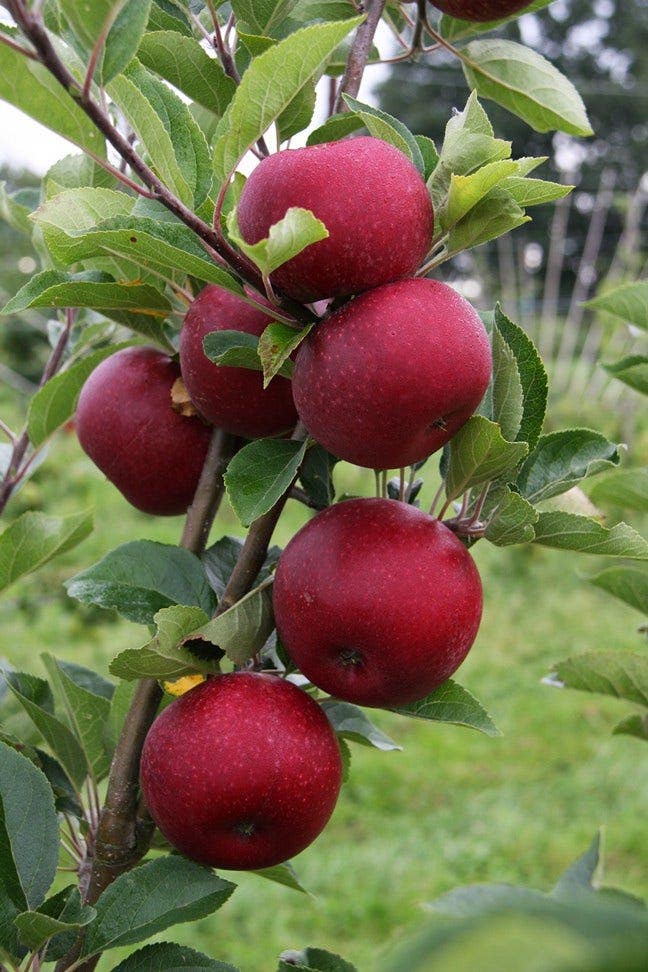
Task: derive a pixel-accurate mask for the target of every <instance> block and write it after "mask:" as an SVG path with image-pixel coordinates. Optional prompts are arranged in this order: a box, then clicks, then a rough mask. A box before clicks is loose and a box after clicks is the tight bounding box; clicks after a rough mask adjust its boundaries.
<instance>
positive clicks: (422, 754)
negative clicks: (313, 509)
mask: <svg viewBox="0 0 648 972" xmlns="http://www.w3.org/2000/svg"><path fill="white" fill-rule="evenodd" d="M430 465H431V466H433V465H434V462H431V463H430ZM428 475H429V476H430V478H431V474H428ZM342 478H343V483H344V488H345V489H346V490H348V491H358V492H365V493H369V492H371V489H372V486H373V477H372V474H371V473H362V472H360V471H358V470H351V469H348V468H347V469H345V471H344V472H343V477H342ZM433 485H434V484H433V483H432V484H430V485H428V487H427V488H426V493H425V495H426V496H427V495H429V494H430V493H431V492H432V489H433ZM28 507H32V508H37V509H38V508H42V509H44V510H46V511H48V512H50V513H65V512H72V511H78V510H80V509H83V508H85V507H94V509H95V510H96V529H95V532H94V534H93V535H92V537H91V538H89V539H88V540H87V541H86V542H85V543H84V544H83V545H82V546H81V547H79V548H77V549H76V550H74V551H72V552H70V553H69V554H67V555H66V556H64V557H63V558H61V559H60V560H57V561H54V562H53V563H52V564H50V565H48V566H47V567H46V568H44V569H43V570H41V571H40V572H39V573H37V574H35V575H34V576H33V577H28V578H25V579H24V580H23V581H21V582H20V583H18V584H16V585H15V586H14V587H12V588H11V589H10V590H9V591H7V594H6V595H5V596H4V598H3V599H2V601H0V625H1V630H2V633H3V637H2V650H1V652H0V654H2V655H4V656H6V657H7V658H8V659H9V660H10V661H11V662H12V663H13V664H14V665H15V666H16V667H19V668H24V669H28V670H31V671H35V672H37V673H38V674H43V672H42V666H41V663H40V660H39V657H38V656H39V653H40V652H42V651H51V652H53V653H55V654H57V655H59V656H61V657H64V658H66V659H70V660H74V661H77V662H79V663H82V664H86V665H89V666H94V667H97V668H99V669H100V670H101V671H102V672H104V673H106V672H107V666H108V662H109V660H110V658H111V657H112V656H113V655H114V654H116V652H117V651H119V650H121V649H123V648H125V647H127V646H131V647H132V646H137V645H138V644H141V643H143V642H144V640H146V631H145V630H144V629H142V628H139V629H138V628H137V626H135V625H133V624H130V623H127V622H125V621H121V620H119V619H118V618H117V617H116V616H114V615H112V614H110V613H107V612H103V611H99V610H98V609H96V610H95V609H89V608H87V607H84V606H81V605H78V604H77V603H76V602H73V601H70V600H69V599H68V598H67V596H66V595H65V592H64V590H63V588H62V586H61V584H62V581H63V580H64V579H65V578H67V577H69V576H71V575H72V574H73V573H74V572H75V571H76V570H78V569H80V568H82V567H85V566H87V565H89V564H90V563H92V562H94V561H95V560H97V559H99V557H101V556H102V555H103V554H104V553H106V552H107V551H108V550H110V549H111V548H113V547H115V546H117V545H118V544H119V543H123V542H126V541H127V540H131V539H137V538H150V539H156V540H162V541H167V542H176V541H177V538H178V537H179V535H180V529H181V522H180V520H175V519H172V520H157V521H156V520H153V519H151V518H149V517H146V516H144V515H141V514H138V513H137V512H135V511H133V510H131V509H130V508H129V507H128V506H127V504H126V503H125V501H123V500H122V499H121V497H120V496H119V495H118V494H117V492H116V491H115V490H114V489H113V488H112V487H111V486H110V484H108V483H107V482H106V481H105V480H104V479H103V478H102V476H101V475H100V474H99V473H98V472H97V471H96V470H94V469H93V468H92V466H91V465H90V463H89V461H88V460H86V459H85V457H84V456H83V455H82V453H81V451H80V450H79V448H78V446H77V445H76V441H75V440H74V437H73V436H66V437H63V440H62V441H59V442H57V443H56V452H55V454H54V455H53V457H52V458H51V459H48V460H47V461H46V462H45V464H44V465H43V466H42V467H41V469H40V470H39V472H38V474H37V475H36V477H35V479H34V480H33V481H32V482H30V483H28V484H27V485H26V486H25V488H24V489H23V491H22V493H21V494H20V495H19V496H18V497H17V498H16V500H15V501H14V503H13V508H12V511H10V512H13V513H14V514H17V513H19V512H21V511H22V509H25V508H28ZM305 517H306V513H305V511H304V510H303V509H302V508H301V507H299V506H297V505H296V504H295V503H290V504H289V507H288V510H287V512H286V514H285V516H284V519H283V521H282V523H281V524H280V527H279V530H278V533H277V539H278V540H279V541H280V542H285V541H286V540H287V539H288V538H289V536H290V535H291V534H292V533H293V532H294V530H295V528H296V527H297V526H298V525H299V523H301V522H303V521H304V519H305ZM228 532H229V533H235V532H240V527H239V526H238V524H237V523H236V521H235V520H234V518H233V516H232V514H231V512H230V511H229V510H228V509H224V510H223V513H222V514H221V516H220V518H219V520H218V521H217V524H216V527H215V530H214V538H216V537H217V536H219V535H221V534H222V533H228ZM475 557H476V560H477V563H478V566H479V568H480V571H481V573H482V578H483V581H484V588H485V612H484V621H483V624H482V628H481V631H480V634H479V637H478V640H477V642H476V644H475V647H474V649H473V651H472V653H471V655H470V657H469V659H468V660H467V661H466V663H465V664H464V665H463V667H462V669H461V671H460V673H459V675H458V680H459V681H460V682H461V683H462V684H464V685H465V686H466V687H467V688H468V689H470V690H471V691H472V692H473V693H474V694H475V695H476V696H477V697H478V698H479V699H480V700H481V701H482V703H483V704H484V705H485V706H486V707H487V708H488V710H489V711H490V713H491V715H492V716H493V718H494V720H495V722H496V723H497V725H498V726H499V727H500V729H501V730H502V733H503V735H502V737H501V738H498V739H490V738H487V737H485V736H481V735H479V734H478V733H476V732H473V731H471V730H468V729H465V728H459V727H454V726H445V725H435V724H431V723H423V722H416V721H412V720H405V719H402V718H399V717H397V716H392V715H389V714H384V713H376V715H375V721H376V722H378V723H379V724H380V725H381V727H382V728H383V729H385V730H386V731H387V732H389V733H390V734H391V735H392V736H393V737H394V738H396V739H397V740H398V741H399V742H400V743H401V744H402V745H403V752H395V753H379V752H376V751H373V750H368V749H364V748H362V747H358V746H354V748H353V765H352V774H351V780H350V782H349V784H348V785H347V786H346V787H345V789H344V791H343V793H342V796H341V799H340V802H339V805H338V808H337V810H336V812H335V815H334V817H333V820H332V822H331V825H330V826H329V827H328V829H327V830H326V832H325V833H324V834H323V836H322V837H321V838H320V840H318V841H317V843H316V844H315V846H314V847H312V848H310V849H309V850H308V851H306V852H305V853H304V854H302V855H301V856H300V857H299V858H298V859H297V861H296V868H297V870H298V872H299V875H300V877H301V878H302V880H303V882H304V883H305V884H306V886H307V887H308V888H309V889H310V891H311V892H312V897H311V898H309V897H306V896H304V895H299V894H296V893H294V892H291V891H288V890H286V889H283V888H281V887H279V886H277V885H274V884H270V883H269V882H266V881H264V880H262V879H260V878H258V877H255V876H254V875H241V876H240V878H239V877H235V880H239V879H240V888H239V890H238V891H237V892H236V894H235V895H234V896H233V898H232V899H231V900H230V902H228V904H227V905H226V906H225V907H224V908H223V909H222V911H220V912H219V913H217V914H216V915H215V916H214V917H212V918H209V919H206V920H203V921H200V922H197V923H196V924H193V925H184V926H180V927H178V928H174V929H171V930H169V931H168V932H166V933H165V934H164V935H163V936H160V937H161V938H162V939H163V940H174V941H179V942H183V943H187V944H190V945H192V946H194V947H196V948H199V949H202V950H204V951H206V952H207V953H208V954H210V955H212V956H213V957H215V958H220V959H223V960H227V961H230V962H232V963H233V964H235V965H237V966H238V967H240V968H241V970H242V972H273V970H274V969H275V968H276V958H277V955H278V953H279V952H280V951H281V950H282V949H285V948H289V947H292V948H295V947H303V946H305V945H320V946H323V947H326V948H330V949H333V950H334V951H339V952H340V953H342V954H343V955H344V956H345V957H346V958H347V959H349V960H350V961H352V962H355V963H356V964H357V965H358V967H359V969H360V970H361V972H369V970H371V969H372V967H373V965H374V963H375V957H376V955H377V954H379V952H380V951H381V950H382V949H384V948H385V947H386V946H387V945H388V944H389V943H391V942H392V941H394V940H395V939H397V938H398V937H399V936H400V935H402V934H403V933H404V932H406V931H407V930H409V929H411V928H412V927H414V926H415V925H416V924H417V922H418V921H420V920H421V917H422V911H421V904H422V903H423V902H425V901H427V900H430V899H431V898H433V897H434V896H435V895H438V894H439V893H441V892H443V891H445V890H447V889H449V888H450V887H453V886H455V885H457V884H464V883H469V882H475V881H510V882H524V883H528V884H531V885H535V886H536V887H539V888H543V889H548V888H549V887H550V886H551V884H552V882H553V881H554V879H555V878H557V876H558V874H559V873H560V871H561V870H562V869H564V868H565V867H566V866H567V865H568V864H569V863H570V862H571V861H572V860H573V858H574V857H576V856H577V855H578V854H579V853H581V852H582V851H583V850H584V849H585V847H586V846H587V844H588V843H589V841H590V839H591V837H592V835H593V832H594V831H595V829H596V828H597V827H598V826H599V825H601V824H603V825H605V827H606V843H607V874H606V880H607V882H608V883H611V884H614V885H617V886H619V887H622V888H625V889H627V890H629V891H632V892H634V893H637V894H644V895H645V894H647V893H648V878H647V876H646V872H645V863H646V830H645V808H646V805H647V802H648V778H647V776H646V774H645V772H643V773H642V772H640V771H639V767H640V765H641V764H640V760H641V759H642V758H643V759H645V754H644V752H643V751H642V750H641V746H640V743H639V742H638V741H637V740H634V739H632V738H630V737H627V736H619V737H611V735H610V731H611V728H612V727H613V725H614V724H615V723H616V722H617V721H619V719H620V718H621V717H622V716H623V715H625V714H626V713H627V712H628V711H629V708H630V707H629V706H628V705H621V704H618V703H615V702H614V701H612V700H609V699H599V698H597V697H596V696H589V695H584V694H580V693H575V692H563V691H558V690H556V689H553V688H549V687H547V686H545V685H543V684H541V679H542V677H543V676H544V675H545V674H546V673H547V672H548V671H549V670H550V669H551V665H552V663H553V662H555V661H556V660H558V659H561V658H564V657H566V656H568V655H570V654H577V653H579V652H582V651H586V650H589V649H615V648H619V649H620V648H636V647H638V646H639V639H638V636H637V634H636V626H637V623H638V621H639V616H638V615H636V614H635V613H634V612H633V611H631V610H630V609H629V608H626V607H624V606H623V605H622V604H620V603H617V602H615V601H613V600H612V599H611V598H609V597H608V596H606V595H605V594H603V593H602V592H600V591H597V590H595V589H594V588H591V587H589V586H588V585H587V584H586V583H584V582H583V581H582V580H580V579H579V577H578V573H584V572H586V571H587V570H588V569H589V568H590V567H592V566H593V562H591V561H589V560H588V559H586V558H580V559H579V558H577V557H573V556H569V555H566V554H560V553H559V552H554V551H549V550H545V549H542V548H532V549H528V550H527V549H519V550H518V549H509V550H504V551H501V550H495V549H494V548H492V547H490V546H489V545H488V544H486V543H485V542H483V543H480V544H478V545H477V547H476V549H475ZM642 856H643V860H642ZM228 876H230V875H228ZM116 954H117V953H114V954H113V955H110V956H109V957H108V958H104V960H103V963H102V965H101V966H100V968H102V969H106V970H107V969H110V968H112V967H114V965H115V964H116V957H115V956H116ZM404 972H405V970H404Z"/></svg>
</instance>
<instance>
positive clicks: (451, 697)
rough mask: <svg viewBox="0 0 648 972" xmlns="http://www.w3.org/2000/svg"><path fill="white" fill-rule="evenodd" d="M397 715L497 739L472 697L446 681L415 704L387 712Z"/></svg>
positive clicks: (484, 711)
mask: <svg viewBox="0 0 648 972" xmlns="http://www.w3.org/2000/svg"><path fill="white" fill-rule="evenodd" d="M391 711H392V712H397V713H398V714H399V715H404V716H411V717H413V718H416V719H430V720H432V721H433V722H451V723H453V724H454V725H457V726H468V727H469V728H470V729H478V730H479V731H480V732H484V733H486V735H487V736H499V735H501V733H500V731H499V729H498V728H497V727H496V726H495V724H494V723H493V721H492V719H491V717H490V716H489V714H488V713H487V712H486V710H485V709H484V708H483V706H482V705H481V704H480V703H479V702H478V701H477V699H476V698H475V697H474V695H471V694H470V692H468V691H466V689H465V688H462V686H461V685H459V684H458V683H457V682H454V681H453V680H452V679H450V678H449V679H448V680H447V681H446V682H444V683H443V685H439V687H438V688H436V689H435V690H434V692H432V693H431V694H430V695H427V696H426V697H425V698H424V699H419V701H418V702H410V703H409V704H408V705H400V706H397V707H396V708H394V709H392V710H391Z"/></svg>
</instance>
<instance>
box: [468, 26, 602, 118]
mask: <svg viewBox="0 0 648 972" xmlns="http://www.w3.org/2000/svg"><path fill="white" fill-rule="evenodd" d="M462 53H463V54H464V57H465V59H464V60H463V69H464V74H465V75H466V80H467V81H468V84H469V85H470V87H471V88H475V89H476V91H477V93H478V94H479V95H481V97H483V98H490V99H491V100H492V101H495V102H496V103H497V104H498V105H501V106H502V107H503V108H507V109H508V110H509V111H510V112H512V113H513V114H514V115H517V116H518V117H519V118H521V119H522V120H523V121H525V122H527V124H528V125H530V126H531V128H533V129H535V130H536V131H537V132H550V131H554V130H557V131H560V132H566V133H567V134H568V135H592V134H593V133H592V128H591V126H590V123H589V121H588V118H587V112H586V110H585V105H584V104H583V101H582V98H581V96H580V95H579V94H578V92H577V91H576V88H575V87H574V85H573V84H572V83H571V81H569V80H568V78H566V77H565V76H564V75H563V74H561V73H560V71H558V70H557V68H555V67H554V66H553V64H551V63H550V62H549V61H547V60H546V58H544V57H543V56H542V55H541V54H538V53H537V51H534V50H532V49H531V48H530V47H525V46H524V45H522V44H517V43H515V42H514V41H509V40H501V39H499V38H497V39H490V40H476V41H472V42H471V43H470V44H468V45H467V47H466V48H465V49H464V51H463V52H462Z"/></svg>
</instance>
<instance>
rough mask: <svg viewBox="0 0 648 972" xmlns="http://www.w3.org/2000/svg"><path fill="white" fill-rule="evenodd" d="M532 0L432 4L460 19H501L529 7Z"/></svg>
mask: <svg viewBox="0 0 648 972" xmlns="http://www.w3.org/2000/svg"><path fill="white" fill-rule="evenodd" d="M530 2H531V0H431V3H432V6H433V7H437V9H438V10H442V11H443V12H444V13H446V14H450V16H451V17H458V18H459V19H460V20H475V21H482V22H485V21H488V20H501V19H502V18H503V17H510V16H511V14H514V13H517V12H518V10H522V9H523V8H524V7H528V6H529V4H530Z"/></svg>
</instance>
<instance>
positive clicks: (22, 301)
mask: <svg viewBox="0 0 648 972" xmlns="http://www.w3.org/2000/svg"><path fill="white" fill-rule="evenodd" d="M30 307H91V308H93V309H94V310H104V311H108V310H130V311H134V312H136V313H139V314H151V315H153V316H154V317H166V316H167V314H168V313H169V311H170V310H171V304H170V303H169V301H168V300H167V298H166V297H165V296H164V294H163V293H161V292H160V291H159V290H157V289H156V288H154V287H150V286H148V284H139V285H138V284H131V283H129V284H126V285H123V284H120V283H116V282H115V281H114V280H111V279H110V278H109V277H108V276H107V274H102V273H97V272H96V271H92V270H88V271H84V272H83V273H61V272H60V271H59V270H43V271H42V273H37V274H36V275H35V276H33V277H32V278H31V280H30V281H29V283H26V284H25V286H24V287H21V288H20V290H19V291H18V293H17V294H15V295H14V297H12V299H11V300H10V301H9V303H8V304H6V305H5V307H4V308H3V309H2V311H0V313H1V314H16V313H19V312H20V311H24V310H27V309H28V308H30Z"/></svg>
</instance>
